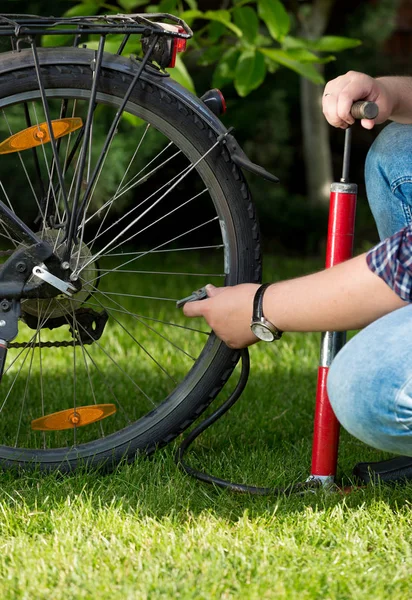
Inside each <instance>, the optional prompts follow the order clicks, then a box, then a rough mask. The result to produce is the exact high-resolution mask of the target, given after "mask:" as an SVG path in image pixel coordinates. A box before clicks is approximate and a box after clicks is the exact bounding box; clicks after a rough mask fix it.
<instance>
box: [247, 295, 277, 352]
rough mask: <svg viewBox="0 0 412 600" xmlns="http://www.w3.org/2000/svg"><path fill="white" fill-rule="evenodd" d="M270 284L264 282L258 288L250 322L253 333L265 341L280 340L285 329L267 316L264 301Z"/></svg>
mask: <svg viewBox="0 0 412 600" xmlns="http://www.w3.org/2000/svg"><path fill="white" fill-rule="evenodd" d="M270 285H271V284H269V283H264V284H262V285H261V286H259V288H258V289H257V291H256V293H255V295H254V298H253V313H252V319H251V322H250V328H251V330H252V332H253V334H254V335H255V336H256V337H257V338H258V339H259V340H262V341H264V342H273V341H275V340H279V339H280V338H281V337H282V334H283V331H282V330H280V329H279V328H278V327H277V326H276V325H275V324H274V323H273V322H272V321H269V319H267V318H266V316H265V312H264V308H263V301H264V296H265V292H266V290H267V289H268V288H269V287H270Z"/></svg>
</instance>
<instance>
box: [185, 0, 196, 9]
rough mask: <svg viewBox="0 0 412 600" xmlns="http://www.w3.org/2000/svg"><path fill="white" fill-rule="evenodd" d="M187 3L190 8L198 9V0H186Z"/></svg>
mask: <svg viewBox="0 0 412 600" xmlns="http://www.w3.org/2000/svg"><path fill="white" fill-rule="evenodd" d="M186 4H188V6H189V8H191V9H192V10H197V2H196V0H186Z"/></svg>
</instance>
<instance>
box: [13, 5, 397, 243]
mask: <svg viewBox="0 0 412 600" xmlns="http://www.w3.org/2000/svg"><path fill="white" fill-rule="evenodd" d="M311 4H312V3H311V2H304V3H301V5H300V7H299V10H301V11H302V10H303V11H305V10H309V9H310V5H311ZM397 7H398V2H390V1H389V0H378V1H377V2H375V3H370V4H369V3H357V2H353V1H351V0H349V1H347V2H344V1H343V0H335V2H334V5H333V9H332V15H331V19H330V24H329V26H328V29H327V31H326V35H325V36H323V37H321V38H319V39H316V40H306V39H303V38H302V37H300V36H299V21H298V19H299V11H297V9H296V6H295V5H294V4H293V2H285V3H284V4H282V3H281V2H280V0H232V1H230V0H229V1H222V2H215V1H203V0H198V1H196V0H161V2H159V3H157V4H151V3H150V2H148V1H147V0H118V1H117V2H110V1H109V2H104V1H103V0H84V1H81V2H79V0H64V1H63V0H61V1H57V2H56V1H55V2H51V1H50V0H31V1H30V2H22V1H20V0H11V1H9V2H7V7H5V6H3V7H2V9H3V11H6V10H7V12H23V13H35V14H41V15H49V14H54V15H56V16H60V15H62V14H69V15H79V14H96V13H98V12H100V13H104V12H113V11H114V12H145V11H153V12H155V11H156V12H157V11H162V12H163V11H164V12H171V13H174V14H179V15H181V16H182V17H183V18H184V19H185V20H186V21H187V22H188V23H189V25H191V26H192V27H193V29H194V32H195V35H194V38H193V40H191V41H190V42H189V45H188V51H187V52H186V53H185V55H184V62H183V61H182V59H180V57H179V61H178V63H177V68H176V69H173V70H171V75H172V76H173V77H175V78H176V79H178V80H179V81H180V82H181V83H182V84H183V85H186V86H187V87H189V88H191V89H193V90H195V91H196V93H197V94H198V95H199V96H200V95H202V94H203V93H204V92H205V91H206V90H207V89H209V88H210V87H219V88H221V89H222V90H223V92H224V94H225V97H226V101H227V105H228V111H227V115H225V116H224V117H223V120H224V122H225V123H226V124H227V125H228V126H229V125H230V126H233V127H234V128H235V132H236V136H237V138H238V140H239V141H240V142H241V144H242V145H243V147H244V148H245V150H246V152H247V153H248V155H249V156H250V158H251V159H252V160H253V161H255V162H258V163H259V164H262V165H263V166H264V167H265V168H267V169H268V170H270V171H272V172H274V173H275V174H276V175H278V177H279V178H280V179H281V184H280V185H278V186H274V185H272V184H269V183H268V182H266V181H263V180H259V179H258V178H255V177H253V176H250V177H249V176H248V178H249V183H250V185H251V188H252V192H253V196H254V199H255V202H256V204H257V207H258V213H259V215H260V219H261V224H262V230H263V234H264V239H265V242H266V247H267V248H268V249H271V250H272V249H273V250H276V251H277V252H281V251H285V252H287V253H298V254H301V253H302V252H305V253H307V254H314V253H319V252H320V251H321V250H322V249H323V244H324V238H325V231H326V222H327V215H326V214H325V211H324V210H321V209H314V208H313V207H310V206H309V205H308V202H307V200H306V196H305V193H306V189H305V176H304V170H305V165H304V164H303V157H302V133H301V125H300V124H301V114H300V101H299V84H300V76H304V77H307V78H309V79H310V80H311V81H312V82H314V83H315V84H317V85H320V86H321V85H323V83H324V80H325V79H326V80H328V79H330V78H332V77H335V76H337V75H339V74H342V73H344V72H345V71H346V70H348V69H355V70H360V71H365V72H368V73H370V74H371V75H376V74H383V73H385V72H387V71H389V70H390V72H391V73H393V72H394V70H395V71H396V66H395V69H394V64H393V62H392V63H391V66H390V67H389V64H388V63H389V60H388V58H386V57H385V55H384V54H383V53H382V47H383V44H384V42H385V40H386V39H387V38H388V37H389V36H390V35H391V33H392V31H393V28H394V20H395V17H396V12H397ZM43 43H45V44H47V43H49V42H48V40H44V41H43ZM137 49H138V48H136V46H133V45H131V46H130V47H129V48H128V50H129V52H133V51H136V50H137ZM318 65H322V66H323V71H324V76H322V75H321V73H320V70H319V69H318V68H317V67H318ZM375 135H376V132H375V131H374V132H372V133H371V132H365V131H360V130H359V131H358V132H357V133H356V135H355V147H354V150H353V161H352V165H353V166H352V179H353V180H354V181H356V182H357V183H358V184H359V185H360V199H361V202H360V203H359V210H358V215H359V218H358V224H359V225H358V239H359V240H360V243H361V244H362V243H364V240H366V241H367V242H374V241H376V239H377V234H376V232H375V227H374V224H373V222H372V219H371V217H370V214H369V209H368V208H367V206H366V200H365V199H364V198H365V192H364V187H363V163H364V159H365V155H366V152H367V149H368V147H369V145H370V143H371V142H372V141H373V139H374V137H375ZM313 143H314V144H315V143H316V140H314V141H313ZM331 144H332V149H333V155H334V167H335V179H337V178H338V177H339V176H340V174H339V170H340V160H341V152H342V147H343V135H342V132H341V131H333V130H331Z"/></svg>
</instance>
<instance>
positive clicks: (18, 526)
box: [0, 257, 412, 600]
mask: <svg viewBox="0 0 412 600" xmlns="http://www.w3.org/2000/svg"><path fill="white" fill-rule="evenodd" d="M315 266H316V263H315V262H311V261H301V260H300V261H293V260H288V261H274V260H273V259H271V258H270V257H269V258H268V259H267V260H266V264H265V269H266V273H265V279H266V280H267V279H272V278H273V277H274V273H275V274H276V277H282V278H283V277H285V276H292V275H295V274H299V273H302V272H307V271H310V270H312V269H313V268H315ZM318 353H319V335H317V334H305V335H303V334H287V335H285V336H284V337H283V338H282V340H281V342H280V343H279V344H276V345H263V344H260V345H258V346H255V347H253V348H252V349H251V376H250V379H249V382H248V385H247V387H246V390H245V392H244V394H243V395H242V397H241V399H240V400H239V402H238V403H237V405H236V406H235V407H234V408H233V409H232V410H231V411H230V412H229V413H228V414H227V415H225V416H224V417H223V418H222V419H221V421H220V422H218V423H217V424H215V425H214V426H213V427H212V428H211V429H210V430H208V431H207V432H205V433H204V434H203V435H202V436H201V438H199V439H198V440H197V441H196V442H195V444H194V446H193V451H192V452H191V453H189V455H188V460H189V461H190V462H191V464H192V465H194V466H197V467H200V468H202V469H203V468H204V469H205V470H207V471H208V472H212V473H213V474H215V475H218V476H221V477H224V478H227V479H230V480H232V481H237V482H242V483H251V484H257V485H265V486H283V485H287V484H288V483H292V482H297V481H303V480H304V479H305V478H306V477H307V475H308V474H309V470H310V455H311V445H312V428H313V413H314V398H315V388H316V370H317V362H318ZM55 379H56V386H57V383H58V381H57V380H58V373H55ZM234 385H235V377H233V378H232V379H231V380H230V382H229V384H228V386H227V387H228V389H227V390H224V392H223V393H222V395H221V396H220V399H221V400H223V399H224V398H226V397H227V396H228V393H229V391H230V390H229V388H230V387H232V388H233V386H234ZM218 401H219V397H218ZM176 447H177V443H175V444H174V445H171V446H169V447H167V448H165V449H163V450H161V451H159V452H157V453H156V454H155V455H154V456H153V457H152V458H151V459H143V458H140V459H139V460H137V461H136V462H134V463H133V464H131V465H125V466H121V467H119V468H118V469H117V470H116V472H114V473H112V474H110V475H103V474H99V473H94V472H92V473H90V472H84V471H83V472H77V473H75V474H73V475H70V476H64V477H62V476H59V475H40V474H38V473H26V474H21V475H20V476H17V475H15V474H12V473H3V474H0V478H1V491H0V544H1V553H0V598H1V599H2V600H8V599H30V600H34V599H51V598H52V599H53V600H60V599H65V600H67V599H76V600H77V599H83V598H85V599H99V600H100V599H106V598H107V599H109V598H110V600H120V599H121V600H124V599H145V598H150V599H151V598H153V599H155V598H165V599H171V598H173V599H174V598H179V599H180V598H181V599H189V598H190V599H192V598H193V599H195V598H196V599H215V598H216V599H220V598H221V599H230V598H242V600H243V599H248V598H253V599H255V598H256V599H258V598H259V599H260V598H287V599H294V598H299V599H302V600H303V599H318V598H321V599H324V598H325V599H335V598H336V599H346V598H348V599H349V598H351V599H352V598H354V599H357V598H359V599H360V598H362V599H363V598H367V597H373V598H377V599H385V600H386V599H388V598H394V599H395V598H396V599H397V600H399V599H409V598H410V597H411V596H412V593H411V584H410V574H411V572H412V552H411V540H412V533H411V521H412V519H411V504H410V498H411V497H412V495H411V492H412V485H411V486H398V487H388V486H382V487H373V486H370V487H368V488H366V489H361V490H358V491H356V492H355V493H353V494H351V495H348V496H342V495H340V494H338V493H332V492H325V491H319V492H317V493H309V494H306V495H304V496H282V495H280V496H279V495H272V496H267V497H256V496H250V495H239V494H234V493H231V492H227V491H222V490H219V489H216V488H214V487H211V486H207V485H205V484H203V483H200V482H198V481H196V480H193V479H191V478H189V477H188V476H187V475H185V474H184V473H182V472H181V471H179V470H178V469H177V468H176V466H175V464H174V461H173V453H174V450H175V449H176ZM383 456H384V455H383V454H382V453H378V452H376V451H374V450H372V449H370V448H368V447H366V446H364V445H363V444H362V443H360V442H358V441H357V440H355V439H354V438H352V437H350V436H349V435H347V434H345V433H343V434H342V439H341V444H340V453H339V480H343V481H344V482H345V483H350V478H351V469H352V467H353V465H354V464H355V463H356V462H357V461H359V460H379V459H381V458H382V457H383Z"/></svg>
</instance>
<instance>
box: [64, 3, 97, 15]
mask: <svg viewBox="0 0 412 600" xmlns="http://www.w3.org/2000/svg"><path fill="white" fill-rule="evenodd" d="M99 7H100V2H82V3H81V4H76V6H73V7H72V8H69V10H66V12H65V13H64V16H65V17H85V16H89V15H95V14H96V13H97V12H98V10H99Z"/></svg>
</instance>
